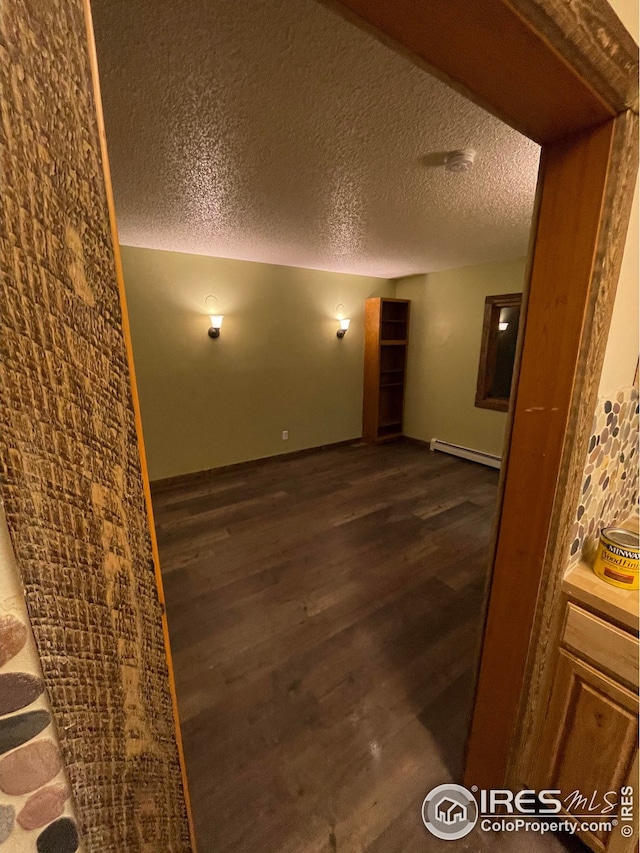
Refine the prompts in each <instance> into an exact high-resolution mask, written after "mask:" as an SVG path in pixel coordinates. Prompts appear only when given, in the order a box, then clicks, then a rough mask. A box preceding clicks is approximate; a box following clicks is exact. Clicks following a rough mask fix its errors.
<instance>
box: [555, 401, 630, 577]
mask: <svg viewBox="0 0 640 853" xmlns="http://www.w3.org/2000/svg"><path fill="white" fill-rule="evenodd" d="M637 511H638V389H637V388H633V387H632V388H624V389H622V390H620V391H618V393H617V394H615V395H613V396H611V397H606V398H601V399H600V400H598V405H597V407H596V413H595V416H594V421H593V429H592V432H591V438H590V439H589V449H588V451H587V458H586V460H585V467H584V475H583V482H582V492H581V495H580V503H579V505H578V509H577V512H576V519H575V522H574V525H573V532H572V536H571V546H570V557H569V565H570V566H573V565H575V563H576V562H578V561H579V560H585V562H587V563H589V564H590V565H591V564H593V558H594V556H595V550H596V548H597V545H598V538H599V536H600V531H601V530H602V528H603V527H614V526H616V525H619V524H621V523H623V522H624V521H626V520H627V519H628V518H629V517H630V516H631V515H632V514H633V513H635V512H637Z"/></svg>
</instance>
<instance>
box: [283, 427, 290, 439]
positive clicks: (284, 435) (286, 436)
mask: <svg viewBox="0 0 640 853" xmlns="http://www.w3.org/2000/svg"><path fill="white" fill-rule="evenodd" d="M282 440H283V441H288V440H289V430H288V429H283V430H282Z"/></svg>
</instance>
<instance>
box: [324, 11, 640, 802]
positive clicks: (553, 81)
mask: <svg viewBox="0 0 640 853" xmlns="http://www.w3.org/2000/svg"><path fill="white" fill-rule="evenodd" d="M330 5H331V6H332V7H333V8H335V9H336V10H338V11H340V12H342V13H343V14H344V15H345V16H346V17H348V18H349V19H350V20H353V21H354V22H356V23H359V24H360V25H363V26H365V27H366V28H367V29H369V30H370V31H372V32H373V33H375V34H376V35H377V36H378V37H380V38H382V39H383V40H385V41H387V42H389V43H390V44H392V45H393V46H395V47H396V48H397V49H400V50H402V51H403V52H405V53H406V54H407V55H408V56H410V57H411V58H413V60H414V61H416V62H418V63H419V64H421V65H424V66H425V67H426V68H427V69H428V70H429V71H431V72H432V73H434V74H436V76H438V77H440V78H441V79H443V80H445V82H447V83H449V84H450V85H451V86H453V87H454V88H455V89H457V90H458V91H460V92H462V93H464V94H466V95H467V96H469V97H470V98H471V99H472V100H474V101H476V102H477V103H479V104H480V105H482V106H484V107H486V108H487V109H488V110H489V111H490V112H492V113H494V114H495V115H497V116H498V117H500V118H502V119H503V120H504V121H506V122H507V123H509V124H510V125H512V126H513V127H515V128H516V129H517V130H519V131H520V132H522V133H524V134H525V135H527V136H529V137H530V138H532V139H533V140H535V141H536V142H538V143H540V144H541V145H542V154H541V167H540V179H539V185H538V193H537V202H536V216H535V217H534V227H533V233H532V242H531V247H530V257H529V266H528V277H527V278H528V280H527V282H526V286H525V297H524V298H525V302H526V305H527V311H526V320H525V328H524V330H523V332H522V336H521V340H520V354H519V364H518V366H517V379H516V382H517V384H516V386H515V388H516V390H515V393H514V395H513V399H512V402H511V408H510V415H509V427H508V430H507V435H508V439H507V450H506V451H505V458H504V464H503V469H502V475H501V483H500V495H499V512H498V519H497V523H496V531H495V537H494V547H493V552H492V557H491V560H492V570H491V580H490V588H489V593H488V604H487V611H486V621H485V626H484V637H483V643H482V652H481V656H480V664H479V673H478V681H477V686H476V696H475V704H474V709H473V714H472V720H471V726H470V732H469V739H468V744H467V755H466V765H465V774H464V777H465V782H466V783H467V784H468V785H472V784H475V785H478V786H479V787H482V788H489V787H501V786H503V785H504V784H505V783H507V782H510V783H511V784H516V783H517V781H518V778H517V763H518V756H519V754H520V751H521V749H522V746H523V744H524V742H525V741H526V736H527V733H528V732H530V730H531V711H532V708H533V707H534V706H535V703H536V698H537V697H538V695H539V691H540V689H541V685H542V678H543V670H544V663H545V658H546V648H547V646H546V643H547V639H548V636H549V630H550V624H551V616H552V613H553V612H554V610H555V604H556V602H557V598H558V595H559V587H560V579H561V577H562V574H563V571H564V567H565V564H566V559H567V555H568V546H569V535H570V531H571V526H572V522H573V518H574V512H575V509H576V506H577V504H578V489H579V485H580V483H581V482H582V470H583V464H584V458H585V453H586V450H587V442H588V438H589V432H590V427H591V419H592V414H593V412H594V410H595V404H596V399H597V393H598V383H599V378H600V373H601V369H602V363H603V360H604V354H605V349H606V343H607V333H608V329H609V323H610V320H611V313H612V310H613V303H614V299H615V291H616V285H617V281H618V275H619V272H620V264H621V261H622V252H623V248H624V243H625V238H626V234H627V227H628V221H629V214H630V211H631V203H632V198H633V190H634V184H635V179H636V174H637V165H638V143H637V128H638V121H637V99H638V82H637V81H638V49H637V46H636V45H635V43H634V41H633V39H632V38H631V37H630V35H629V34H628V33H627V32H626V30H625V29H624V27H623V26H622V24H621V23H620V21H619V20H618V18H617V17H616V15H615V13H614V12H613V10H612V9H611V7H610V6H609V5H608V4H607V3H606V2H604V0H591V1H590V2H580V3H576V4H568V3H566V2H565V0H447V2H446V3H443V2H441V0H396V2H394V3H388V2H386V0H339V2H330Z"/></svg>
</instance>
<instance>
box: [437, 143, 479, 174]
mask: <svg viewBox="0 0 640 853" xmlns="http://www.w3.org/2000/svg"><path fill="white" fill-rule="evenodd" d="M475 159H476V152H475V149H474V148H462V149H461V150H460V151H452V152H451V153H450V154H447V156H446V157H445V160H444V168H445V169H446V171H447V172H468V171H470V170H471V169H472V168H473V164H474V163H475Z"/></svg>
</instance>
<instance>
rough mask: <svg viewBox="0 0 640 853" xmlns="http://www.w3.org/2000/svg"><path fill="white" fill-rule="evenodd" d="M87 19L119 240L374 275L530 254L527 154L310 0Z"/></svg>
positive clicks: (166, 0) (151, 3) (129, 6)
mask: <svg viewBox="0 0 640 853" xmlns="http://www.w3.org/2000/svg"><path fill="white" fill-rule="evenodd" d="M92 8H93V13H94V24H95V30H96V40H97V48H98V60H99V67H100V76H101V85H102V96H103V101H104V111H105V121H106V126H107V139H108V146H109V155H110V159H111V168H112V173H113V183H114V193H115V200H116V211H117V216H118V226H119V231H120V240H121V242H122V243H123V244H126V245H132V246H145V247H148V248H157V249H170V250H174V251H180V252H191V253H196V254H205V255H214V256H220V257H229V258H240V259H245V260H254V261H265V262H269V263H277V264H286V265H293V266H300V267H311V268H317V269H328V270H335V271H345V272H352V273H360V274H369V275H376V276H383V277H395V276H401V275H407V274H409V273H417V272H429V271H433V270H440V269H446V268H452V267H456V266H463V265H466V264H474V263H483V262H488V261H493V260H503V259H508V258H514V257H517V256H519V255H522V254H524V253H525V252H526V249H527V241H528V231H529V224H530V218H531V212H532V207H533V199H534V192H535V183H536V175H537V167H538V156H539V148H538V146H537V145H535V144H534V143H533V142H531V141H529V140H528V139H526V138H525V137H523V136H521V135H520V134H518V133H517V132H516V131H514V130H512V129H511V128H509V127H507V126H506V125H505V124H503V123H502V122H500V121H499V120H498V119H496V118H494V117H493V116H490V115H489V114H488V113H486V112H485V111H484V110H482V109H481V108H479V107H477V106H475V105H474V104H472V103H470V102H469V101H468V100H466V99H465V98H463V97H462V96H461V95H458V94H457V93H455V92H453V91H452V90H451V89H449V88H447V87H446V86H445V85H444V84H443V83H441V82H439V81H438V80H435V79H434V78H432V77H430V76H429V75H428V74H426V73H425V72H424V71H423V70H421V69H419V68H417V67H416V66H414V65H413V64H412V63H411V62H410V61H409V60H408V59H406V58H405V57H403V56H400V55H398V54H396V53H395V52H393V51H392V50H391V49H389V48H388V47H386V46H384V45H382V44H381V43H379V42H378V41H377V40H376V39H375V38H373V37H372V36H371V35H369V34H368V33H366V32H364V31H362V30H360V29H358V28H357V27H355V26H354V25H352V24H349V23H347V22H346V21H344V20H343V19H342V18H341V17H340V16H339V15H337V14H336V13H335V12H333V11H331V10H330V9H328V8H326V7H325V6H322V5H320V3H318V2H316V0H180V2H176V0H93V2H92ZM466 146H471V147H473V148H475V149H477V152H478V156H477V160H476V165H475V168H474V170H473V171H472V172H470V173H467V174H452V173H448V172H445V171H444V169H443V168H442V167H441V166H437V165H434V163H438V162H441V159H442V158H441V156H440V152H446V151H450V150H453V149H457V148H463V147H466Z"/></svg>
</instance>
